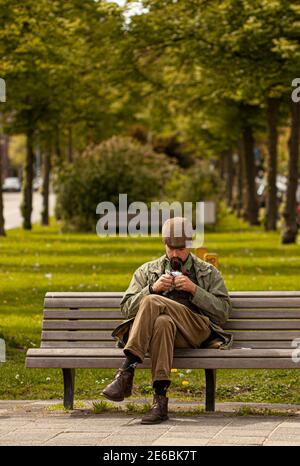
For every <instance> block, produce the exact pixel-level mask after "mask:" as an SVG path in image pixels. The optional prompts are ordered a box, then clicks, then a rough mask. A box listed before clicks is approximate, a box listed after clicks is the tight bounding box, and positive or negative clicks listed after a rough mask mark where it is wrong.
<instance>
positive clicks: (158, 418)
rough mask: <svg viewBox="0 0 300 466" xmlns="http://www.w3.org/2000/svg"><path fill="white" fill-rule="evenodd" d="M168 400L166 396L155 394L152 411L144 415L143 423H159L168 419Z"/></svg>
mask: <svg viewBox="0 0 300 466" xmlns="http://www.w3.org/2000/svg"><path fill="white" fill-rule="evenodd" d="M168 400H169V398H167V397H166V396H163V395H154V397H153V405H152V406H151V409H150V411H148V413H146V414H145V415H144V416H143V417H142V421H141V424H159V423H160V422H163V421H167V420H168V419H169V416H168Z"/></svg>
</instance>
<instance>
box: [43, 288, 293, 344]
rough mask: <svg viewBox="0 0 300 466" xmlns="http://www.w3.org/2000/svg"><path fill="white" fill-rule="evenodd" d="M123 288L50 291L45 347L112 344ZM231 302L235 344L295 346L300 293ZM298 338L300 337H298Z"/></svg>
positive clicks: (251, 294) (234, 295)
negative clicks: (102, 290) (95, 290)
mask: <svg viewBox="0 0 300 466" xmlns="http://www.w3.org/2000/svg"><path fill="white" fill-rule="evenodd" d="M123 294H124V293H123V292H110V293H109V292H74V293H71V292H66V293H64V292H55V293H54V292H49V293H47V294H46V297H45V301H44V320H43V331H42V341H41V346H42V347H44V348H50V347H51V348H70V347H72V348H95V347H113V346H115V340H114V339H113V338H112V336H111V331H112V330H113V329H114V328H115V327H116V325H117V324H118V323H120V322H122V320H124V317H123V316H122V314H121V311H120V301H121V299H122V296H123ZM229 294H230V298H231V301H232V304H233V310H232V312H231V315H230V318H229V320H228V321H227V322H226V324H225V325H224V328H225V329H227V330H228V331H230V332H232V333H233V334H234V347H235V348H237V347H243V348H291V343H292V341H293V340H294V339H295V338H299V339H300V292H299V291H266V292H265V291H239V292H231V293H229ZM299 341H300V340H299Z"/></svg>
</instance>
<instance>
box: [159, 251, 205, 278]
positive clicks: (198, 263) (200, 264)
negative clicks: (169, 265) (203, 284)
mask: <svg viewBox="0 0 300 466" xmlns="http://www.w3.org/2000/svg"><path fill="white" fill-rule="evenodd" d="M190 257H191V261H192V264H193V265H194V267H195V272H196V275H197V276H205V275H208V274H209V273H211V272H212V266H211V264H209V263H208V262H205V261H203V260H202V259H200V258H199V257H197V256H196V255H195V254H193V253H192V252H190ZM167 260H169V259H168V257H167V255H166V254H163V255H162V256H160V257H159V258H158V259H156V260H155V261H153V262H152V263H151V266H150V271H151V272H153V273H156V274H158V275H162V274H163V273H164V270H165V263H166V261H167Z"/></svg>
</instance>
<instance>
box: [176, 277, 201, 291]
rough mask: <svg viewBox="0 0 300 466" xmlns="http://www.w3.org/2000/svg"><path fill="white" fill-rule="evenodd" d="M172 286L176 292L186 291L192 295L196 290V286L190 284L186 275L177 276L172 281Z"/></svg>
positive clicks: (192, 283) (190, 281)
mask: <svg viewBox="0 0 300 466" xmlns="http://www.w3.org/2000/svg"><path fill="white" fill-rule="evenodd" d="M174 285H175V288H176V290H183V291H188V292H189V293H192V295H194V294H195V293H196V290H197V285H196V284H195V283H194V282H192V280H190V279H189V278H188V277H187V276H186V275H179V276H178V277H175V279H174Z"/></svg>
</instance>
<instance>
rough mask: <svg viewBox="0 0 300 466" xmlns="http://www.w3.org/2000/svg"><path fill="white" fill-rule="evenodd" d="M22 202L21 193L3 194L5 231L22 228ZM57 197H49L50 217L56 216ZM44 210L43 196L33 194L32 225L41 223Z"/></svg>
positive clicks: (52, 195) (36, 193)
mask: <svg viewBox="0 0 300 466" xmlns="http://www.w3.org/2000/svg"><path fill="white" fill-rule="evenodd" d="M21 202H22V194H21V193H3V203H4V220H5V229H6V230H9V229H11V228H18V227H21V226H22V221H23V220H22V216H21V211H20V204H21ZM54 205H55V195H54V194H53V193H50V196H49V215H50V216H52V215H53V214H54ZM41 210H42V195H41V194H40V193H39V192H34V193H33V199H32V214H31V221H32V223H40V221H41Z"/></svg>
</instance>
